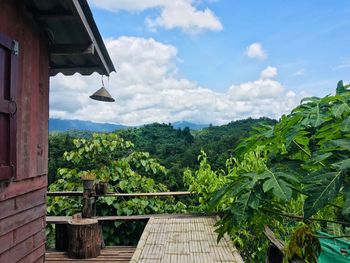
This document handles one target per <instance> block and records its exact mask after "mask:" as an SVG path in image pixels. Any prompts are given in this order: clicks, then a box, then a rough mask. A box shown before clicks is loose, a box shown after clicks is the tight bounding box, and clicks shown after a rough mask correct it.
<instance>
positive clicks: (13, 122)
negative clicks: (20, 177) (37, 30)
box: [0, 32, 19, 180]
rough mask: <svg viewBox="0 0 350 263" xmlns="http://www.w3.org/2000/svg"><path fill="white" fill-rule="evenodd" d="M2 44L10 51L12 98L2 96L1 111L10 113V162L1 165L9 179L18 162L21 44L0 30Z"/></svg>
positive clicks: (2, 174) (2, 176)
mask: <svg viewBox="0 0 350 263" xmlns="http://www.w3.org/2000/svg"><path fill="white" fill-rule="evenodd" d="M0 46H1V47H2V48H4V49H7V50H8V51H9V52H10V69H9V70H10V72H9V74H10V87H9V92H10V99H9V100H7V99H4V98H1V97H0V113H1V114H5V115H6V114H7V115H9V120H10V121H9V126H10V127H9V129H10V130H9V140H10V141H9V150H8V155H9V158H8V160H9V162H8V165H6V164H5V165H0V180H9V179H11V178H13V177H16V163H17V155H16V153H17V114H16V113H17V103H16V99H17V81H18V59H19V58H18V57H19V56H18V52H19V45H18V42H17V41H16V40H13V39H11V38H9V37H8V36H6V35H5V34H3V33H1V32H0Z"/></svg>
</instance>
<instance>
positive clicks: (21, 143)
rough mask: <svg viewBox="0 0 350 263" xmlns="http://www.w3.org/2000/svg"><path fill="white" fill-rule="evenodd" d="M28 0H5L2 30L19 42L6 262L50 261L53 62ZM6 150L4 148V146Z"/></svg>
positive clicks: (2, 224)
mask: <svg viewBox="0 0 350 263" xmlns="http://www.w3.org/2000/svg"><path fill="white" fill-rule="evenodd" d="M23 2H24V1H19V0H0V32H2V33H4V34H5V35H7V36H8V37H10V38H12V39H15V40H17V41H18V42H19V61H18V67H19V74H18V82H17V84H18V85H17V99H16V101H17V107H18V112H17V114H16V115H17V134H16V138H17V145H16V147H17V148H16V149H17V165H16V176H15V177H14V178H13V180H12V181H11V182H10V183H4V182H1V181H0V262H3V263H12V262H44V254H45V214H46V205H45V202H46V185H47V170H48V169H47V165H48V93H49V59H48V51H47V47H46V40H45V38H44V37H43V36H42V32H41V31H40V30H39V27H38V25H37V24H36V22H35V21H34V20H33V19H32V17H31V15H30V14H28V13H26V11H25V9H24V8H23V7H21V6H23ZM0 147H1V145H0Z"/></svg>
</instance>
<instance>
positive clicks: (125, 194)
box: [47, 191, 191, 197]
mask: <svg viewBox="0 0 350 263" xmlns="http://www.w3.org/2000/svg"><path fill="white" fill-rule="evenodd" d="M190 194H191V192H155V193H132V194H130V193H106V194H103V195H96V197H99V196H106V197H107V196H109V197H143V196H187V195H190ZM82 195H83V191H72V192H47V196H82Z"/></svg>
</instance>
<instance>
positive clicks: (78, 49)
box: [49, 43, 95, 56]
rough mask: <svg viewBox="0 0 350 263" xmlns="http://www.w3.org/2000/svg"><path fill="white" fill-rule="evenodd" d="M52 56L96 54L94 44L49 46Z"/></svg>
mask: <svg viewBox="0 0 350 263" xmlns="http://www.w3.org/2000/svg"><path fill="white" fill-rule="evenodd" d="M49 52H50V54H51V55H54V56H57V55H76V54H91V55H92V54H94V52H95V46H94V44H91V43H89V44H53V45H50V46H49Z"/></svg>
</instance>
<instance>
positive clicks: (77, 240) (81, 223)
mask: <svg viewBox="0 0 350 263" xmlns="http://www.w3.org/2000/svg"><path fill="white" fill-rule="evenodd" d="M68 240H69V246H68V256H69V257H70V258H82V259H85V258H95V257H98V256H99V255H100V252H101V236H100V228H99V224H98V221H97V219H89V218H81V219H79V218H78V219H72V220H71V221H69V222H68Z"/></svg>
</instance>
